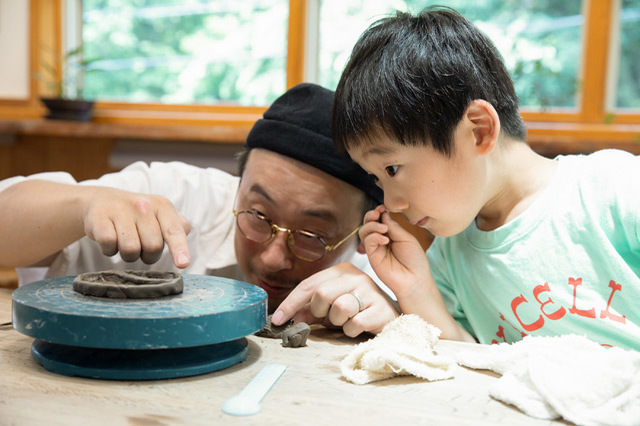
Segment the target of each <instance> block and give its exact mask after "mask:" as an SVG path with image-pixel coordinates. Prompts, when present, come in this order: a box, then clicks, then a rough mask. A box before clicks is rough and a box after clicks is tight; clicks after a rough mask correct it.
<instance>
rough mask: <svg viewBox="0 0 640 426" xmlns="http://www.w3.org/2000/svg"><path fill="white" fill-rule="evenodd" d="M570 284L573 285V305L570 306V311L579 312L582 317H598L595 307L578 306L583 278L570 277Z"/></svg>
mask: <svg viewBox="0 0 640 426" xmlns="http://www.w3.org/2000/svg"><path fill="white" fill-rule="evenodd" d="M569 285H572V286H573V306H572V307H570V308H569V312H571V313H572V314H578V315H580V316H582V317H587V318H595V317H596V310H595V308H591V309H588V310H587V309H578V308H576V296H577V293H578V286H579V285H582V278H577V279H575V278H571V277H569Z"/></svg>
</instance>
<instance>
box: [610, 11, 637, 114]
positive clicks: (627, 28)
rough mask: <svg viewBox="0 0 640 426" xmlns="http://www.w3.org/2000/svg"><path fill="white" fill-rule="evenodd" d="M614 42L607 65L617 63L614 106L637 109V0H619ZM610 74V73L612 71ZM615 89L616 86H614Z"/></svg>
mask: <svg viewBox="0 0 640 426" xmlns="http://www.w3.org/2000/svg"><path fill="white" fill-rule="evenodd" d="M617 16H618V17H619V18H618V22H617V24H618V25H617V28H614V30H617V34H616V35H617V37H614V40H616V41H617V43H615V44H612V48H611V50H612V52H613V55H612V56H613V58H612V59H611V68H610V69H613V68H614V66H616V65H617V68H618V69H617V73H615V74H617V81H616V84H615V86H614V87H615V89H613V90H611V92H614V93H615V94H616V101H615V108H616V109H629V108H631V109H636V110H637V109H640V59H639V57H638V49H639V48H640V0H623V1H622V7H621V9H620V11H619V13H618V14H617ZM612 74H614V73H612ZM616 89H617V90H616Z"/></svg>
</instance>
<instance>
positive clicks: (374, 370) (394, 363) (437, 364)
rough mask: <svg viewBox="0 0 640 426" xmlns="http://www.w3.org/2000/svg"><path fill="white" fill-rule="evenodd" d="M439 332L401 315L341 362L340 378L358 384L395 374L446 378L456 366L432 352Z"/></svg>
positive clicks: (451, 375)
mask: <svg viewBox="0 0 640 426" xmlns="http://www.w3.org/2000/svg"><path fill="white" fill-rule="evenodd" d="M440 333H441V331H440V330H439V329H438V328H437V327H435V326H433V325H431V324H428V323H427V322H426V321H424V320H423V319H422V318H420V317H419V316H417V315H413V314H411V315H401V316H399V317H398V318H396V319H395V320H393V321H391V322H390V323H388V324H387V325H386V326H385V327H384V328H383V329H382V331H381V332H380V334H378V335H377V336H376V337H374V338H373V339H370V340H367V341H366V342H362V343H360V344H358V345H357V346H356V347H355V348H354V349H353V350H352V351H351V353H349V354H348V355H347V356H346V357H345V358H344V359H343V360H342V362H341V364H340V369H341V371H342V375H343V376H344V378H345V379H347V380H349V381H350V382H353V383H355V384H358V385H363V384H366V383H370V382H375V381H377V380H384V379H389V378H391V377H394V376H398V375H414V376H416V377H420V378H422V379H426V380H442V379H449V378H451V377H453V375H454V373H455V370H456V369H457V365H456V363H455V361H453V360H451V359H449V358H446V357H443V356H441V355H437V354H436V353H435V352H434V350H433V348H434V346H435V345H436V343H438V337H439V336H440Z"/></svg>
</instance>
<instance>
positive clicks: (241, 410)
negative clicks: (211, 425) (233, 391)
mask: <svg viewBox="0 0 640 426" xmlns="http://www.w3.org/2000/svg"><path fill="white" fill-rule="evenodd" d="M286 369H287V367H285V366H284V365H281V364H267V365H265V366H264V367H263V368H262V370H260V372H259V373H258V374H256V376H255V377H254V378H253V379H251V381H250V382H249V383H248V384H247V386H245V387H244V389H242V391H240V393H239V394H237V395H235V396H232V397H231V398H229V399H227V400H226V401H225V403H224V404H223V405H222V411H223V412H225V413H227V414H231V415H232V416H250V415H252V414H257V413H259V412H260V410H261V409H262V408H261V407H260V401H262V399H263V398H264V396H265V395H266V394H267V392H269V390H270V389H271V388H272V387H273V385H274V384H275V383H276V382H277V381H278V379H279V378H280V376H281V375H282V373H284V371H285V370H286Z"/></svg>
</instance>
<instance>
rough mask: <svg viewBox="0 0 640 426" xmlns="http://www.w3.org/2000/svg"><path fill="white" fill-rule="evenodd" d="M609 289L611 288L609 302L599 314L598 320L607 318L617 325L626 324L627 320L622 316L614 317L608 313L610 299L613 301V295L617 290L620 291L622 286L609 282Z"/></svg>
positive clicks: (614, 315)
mask: <svg viewBox="0 0 640 426" xmlns="http://www.w3.org/2000/svg"><path fill="white" fill-rule="evenodd" d="M609 287H611V294H610V295H609V301H608V302H607V307H606V308H605V310H604V311H602V312H600V318H609V319H610V320H612V321H617V322H619V323H622V324H626V323H627V318H626V317H625V316H624V315H622V316H620V315H616V314H613V313H611V311H609V307H610V306H611V299H613V294H614V293H615V292H616V291H618V290H620V291H622V285H620V284H616V282H615V281H613V280H611V281H610V282H609Z"/></svg>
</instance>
